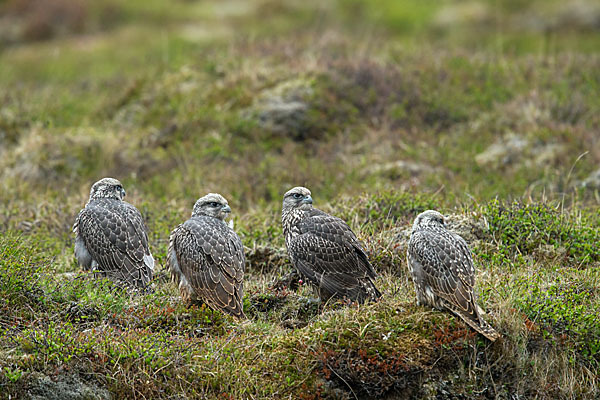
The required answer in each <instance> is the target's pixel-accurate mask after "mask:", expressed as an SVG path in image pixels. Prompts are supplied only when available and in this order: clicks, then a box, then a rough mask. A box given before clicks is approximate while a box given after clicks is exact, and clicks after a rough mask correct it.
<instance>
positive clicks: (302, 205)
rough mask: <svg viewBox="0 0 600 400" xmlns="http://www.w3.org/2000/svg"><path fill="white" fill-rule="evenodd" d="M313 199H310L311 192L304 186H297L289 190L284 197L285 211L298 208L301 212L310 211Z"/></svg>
mask: <svg viewBox="0 0 600 400" xmlns="http://www.w3.org/2000/svg"><path fill="white" fill-rule="evenodd" d="M312 203H313V199H312V197H310V190H308V189H307V188H305V187H302V186H296V187H295V188H293V189H290V190H288V191H287V192H286V193H285V194H284V195H283V209H284V210H286V209H293V208H297V209H300V210H310V209H311V208H312Z"/></svg>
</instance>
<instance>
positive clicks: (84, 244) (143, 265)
mask: <svg viewBox="0 0 600 400" xmlns="http://www.w3.org/2000/svg"><path fill="white" fill-rule="evenodd" d="M124 196H125V190H124V189H123V186H122V185H121V182H119V181H118V180H116V179H113V178H103V179H101V180H99V181H98V182H96V183H94V185H92V188H91V190H90V198H89V200H88V202H87V204H86V205H85V208H83V209H82V210H81V211H80V212H79V215H78V216H77V218H76V219H75V224H74V225H73V232H74V233H75V235H76V238H75V256H76V258H77V261H78V263H79V265H80V266H81V267H83V268H84V269H91V270H92V271H94V272H96V273H98V274H100V275H101V276H106V277H108V278H110V279H112V280H113V281H115V282H116V283H118V284H122V285H125V286H127V287H129V288H132V289H146V288H147V287H148V284H149V283H150V281H151V280H152V271H153V269H154V258H153V257H152V254H151V253H150V249H149V247H148V233H147V229H146V226H145V224H144V221H143V219H142V215H141V214H140V212H139V211H138V210H137V209H136V208H135V207H134V206H132V205H131V204H129V203H127V202H125V201H123V197H124Z"/></svg>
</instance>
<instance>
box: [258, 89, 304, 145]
mask: <svg viewBox="0 0 600 400" xmlns="http://www.w3.org/2000/svg"><path fill="white" fill-rule="evenodd" d="M312 96H313V89H312V86H311V85H310V83H308V82H306V81H303V80H295V81H288V82H284V83H282V84H280V85H277V86H275V87H274V88H272V89H268V90H265V91H264V92H263V93H261V95H260V96H259V97H258V98H257V99H256V101H255V102H254V105H253V110H252V114H254V115H255V116H256V118H257V119H258V123H259V125H260V127H261V128H263V129H265V130H267V131H269V132H271V133H274V134H276V135H281V136H289V137H291V138H292V139H294V140H297V141H302V140H306V139H308V138H309V136H311V132H310V131H311V124H310V121H309V111H310V103H309V101H310V98H311V97H312Z"/></svg>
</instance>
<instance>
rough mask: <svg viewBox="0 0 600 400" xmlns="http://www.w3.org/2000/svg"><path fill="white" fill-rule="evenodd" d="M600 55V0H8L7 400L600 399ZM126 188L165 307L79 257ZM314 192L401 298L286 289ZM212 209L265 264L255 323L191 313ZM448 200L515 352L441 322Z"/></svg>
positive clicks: (2, 262) (0, 288)
mask: <svg viewBox="0 0 600 400" xmlns="http://www.w3.org/2000/svg"><path fill="white" fill-rule="evenodd" d="M599 49H600V1H598V0H571V1H568V0H567V1H565V0H532V1H525V0H504V1H500V0H497V1H493V0H479V1H476V0H462V1H458V0H456V1H454V0H372V1H368V0H365V1H358V0H329V1H327V0H325V1H324V0H301V1H290V0H287V1H286V0H281V1H276V0H199V1H194V0H169V1H167V0H164V1H159V0H123V1H117V0H0V233H1V234H0V388H1V393H2V394H0V398H1V397H2V395H3V394H5V393H8V394H7V396H9V397H10V396H12V398H24V397H25V396H26V395H34V394H35V393H40V395H39V397H36V398H61V399H62V398H67V397H66V395H65V396H61V394H60V392H57V389H56V388H57V386H56V385H62V386H63V387H66V388H67V389H69V390H71V389H72V388H73V387H80V386H81V385H77V384H76V383H77V382H78V381H79V380H83V381H85V382H87V383H88V384H90V385H92V387H96V393H97V394H98V393H99V394H98V396H97V397H95V398H110V394H111V393H112V395H114V398H127V399H131V398H170V399H173V398H178V399H183V398H219V399H225V398H227V399H233V398H242V399H243V398H249V397H251V398H268V399H272V398H304V399H308V398H311V397H310V395H311V394H312V395H314V398H329V397H327V396H328V395H327V393H329V395H330V396H331V398H341V399H350V398H359V397H360V398H362V397H364V396H368V397H374V396H382V395H384V393H386V392H388V391H389V396H391V397H393V395H394V393H393V392H392V390H398V393H403V394H402V395H405V396H412V397H415V398H417V396H421V397H423V398H440V399H441V398H444V399H447V398H464V399H481V398H487V399H498V398H511V399H512V398H514V399H516V398H519V399H521V398H522V399H526V398H527V399H529V398H532V399H533V398H541V399H584V398H589V399H592V398H593V399H598V398H599V396H600V395H599V390H600V389H598V380H599V375H598V371H600V367H599V366H600V339H599V338H600V320H599V319H598V315H599V313H600V274H599V271H600V268H599V266H600V249H599V247H598V243H599V242H600V207H599V205H600V143H599V138H600V112H599V110H600V95H599V94H600V54H599V52H598V50H599ZM105 176H112V177H115V178H118V179H120V180H121V181H122V183H123V184H124V187H125V189H126V191H127V197H126V198H125V200H126V201H128V202H130V203H132V204H134V205H135V206H136V207H137V208H138V209H139V210H140V211H141V213H142V215H143V216H144V219H145V221H146V224H147V225H148V228H149V240H150V249H151V251H152V254H153V255H154V257H155V259H156V262H157V263H156V269H155V279H154V283H153V284H154V285H155V289H156V290H155V292H154V294H148V295H147V296H135V297H130V296H129V295H128V294H127V293H124V292H119V291H115V290H113V289H111V287H110V286H106V285H103V284H99V283H98V282H97V281H96V280H94V279H93V277H92V276H91V274H86V273H82V272H81V270H80V269H79V268H78V266H77V265H76V262H75V258H74V255H73V233H72V232H71V229H72V224H73V222H74V220H75V217H76V215H77V213H78V212H79V210H80V209H81V208H82V207H83V206H84V204H85V203H86V202H87V200H88V196H89V190H90V187H91V185H92V184H93V183H94V182H95V181H97V180H98V179H100V178H102V177H105ZM297 185H303V186H307V187H309V188H310V189H311V190H312V197H313V199H314V201H315V206H317V207H319V208H322V209H324V210H325V211H327V212H331V213H332V214H334V215H336V216H339V217H340V218H342V219H344V220H345V221H347V222H348V224H349V225H350V226H351V228H352V229H353V231H354V232H355V233H356V234H357V236H358V237H359V238H360V239H361V240H362V241H363V242H364V243H365V247H366V248H367V251H368V256H369V259H370V260H371V261H372V262H373V265H374V268H375V269H376V270H377V271H378V273H379V277H378V279H377V286H378V288H380V290H381V291H382V292H383V293H384V296H383V298H382V300H381V301H379V302H377V303H369V304H366V305H362V306H360V307H344V308H341V309H337V308H333V307H332V308H331V309H328V310H325V311H324V312H323V313H321V312H320V310H319V309H318V307H314V306H310V302H309V303H307V302H306V297H307V296H310V295H311V292H310V289H309V287H307V286H303V287H302V288H299V289H298V290H296V289H292V290H289V291H288V290H287V289H285V286H290V287H291V286H292V284H293V283H294V278H289V275H287V274H288V272H290V271H291V268H292V267H291V265H290V263H289V260H288V258H287V252H286V251H285V244H284V238H283V235H282V232H281V222H280V208H281V200H282V195H283V193H285V192H286V191H287V190H288V189H290V188H291V187H293V186H297ZM207 192H219V193H221V194H223V195H224V196H225V197H226V198H227V199H228V200H229V204H230V205H231V208H232V210H233V212H232V216H233V219H234V223H235V230H236V232H237V233H238V234H239V235H240V237H241V239H242V241H243V243H244V245H245V246H246V249H245V254H246V261H247V263H246V267H247V269H246V274H245V283H244V285H245V286H244V290H245V298H244V308H245V311H246V313H247V315H248V316H249V317H250V319H249V321H247V323H246V322H244V323H243V324H239V325H237V324H233V322H231V321H230V320H228V319H226V318H222V317H220V316H218V313H210V314H208V313H207V312H208V310H206V309H205V308H202V307H201V308H191V309H187V308H186V307H184V306H183V305H182V304H181V302H180V301H179V297H178V292H177V288H176V287H175V286H174V285H172V284H170V282H169V281H168V276H167V272H166V271H165V268H164V267H165V260H166V253H167V246H168V238H169V233H170V232H171V230H172V229H173V228H174V227H175V226H176V225H177V224H180V223H182V222H183V221H184V220H185V219H187V218H188V217H189V215H190V213H191V210H192V206H193V204H194V202H195V201H196V199H198V198H199V197H200V196H202V195H204V194H206V193H207ZM430 208H436V209H438V210H440V211H441V212H443V213H445V214H447V215H449V216H450V218H449V220H450V227H451V229H452V230H453V231H455V232H458V233H459V234H460V235H462V236H463V237H464V238H465V240H466V241H467V242H468V243H469V245H470V246H471V249H472V250H473V254H474V258H475V263H476V268H477V271H478V273H477V284H476V292H477V295H478V299H479V300H478V301H479V302H480V304H481V305H482V307H483V308H484V309H486V310H488V311H489V314H488V316H486V319H488V321H490V323H491V324H492V325H493V326H494V328H496V329H497V330H498V331H499V332H502V334H503V335H504V339H503V340H502V341H498V342H497V345H490V344H489V343H487V342H484V341H483V340H482V339H481V338H478V337H477V336H475V335H474V333H472V332H471V331H469V330H465V329H464V327H463V325H462V324H460V323H457V322H456V319H455V318H454V317H452V316H451V315H450V314H448V313H437V312H431V311H430V310H427V309H425V308H423V307H418V306H417V305H416V303H415V299H414V289H413V284H412V281H411V278H410V274H409V270H408V266H407V264H406V250H407V243H408V238H409V236H410V227H411V224H412V221H413V220H414V218H415V217H416V215H417V214H418V213H419V212H422V211H424V210H426V209H430ZM286 276H287V278H286ZM286 279H287V281H286ZM276 282H283V284H282V285H281V286H280V285H276V286H278V287H282V286H283V287H284V289H283V290H274V289H272V287H273V286H274V285H275V283H276ZM327 307H329V306H327ZM367 356H368V357H367ZM40 374H41V375H40ZM73 376H74V377H75V378H73ZM67 378H68V379H67ZM338 378H339V379H338ZM74 380H75V381H74ZM53 382H54V383H53ZM65 382H66V383H65ZM73 382H75V383H73ZM336 382H337V383H336ZM54 384H56V385H54ZM53 385H54V386H53ZM40 387H41V388H48V389H46V392H44V391H41V392H40V390H41V389H39V388H40ZM100 389H102V390H100ZM102 391H106V393H107V395H106V396H104V395H103V394H102V393H101V392H102ZM108 391H110V392H111V393H108ZM44 393H47V394H46V395H45V396H44ZM57 393H59V394H57ZM81 393H85V392H81ZM336 393H337V394H336ZM321 394H323V396H321ZM82 396H84V395H83V394H82ZM398 396H401V395H400V394H398ZM32 398H34V397H32ZM85 398H92V397H89V396H87V395H86V396H85Z"/></svg>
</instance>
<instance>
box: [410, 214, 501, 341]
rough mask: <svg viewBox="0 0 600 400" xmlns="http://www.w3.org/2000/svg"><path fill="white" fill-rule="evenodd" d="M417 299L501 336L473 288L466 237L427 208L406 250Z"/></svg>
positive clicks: (488, 333) (485, 332)
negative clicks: (484, 317)
mask: <svg viewBox="0 0 600 400" xmlns="http://www.w3.org/2000/svg"><path fill="white" fill-rule="evenodd" d="M407 258H408V265H409V268H410V271H411V274H412V277H413V281H414V284H415V291H416V292H417V303H418V304H419V305H429V306H432V307H434V308H437V309H438V310H448V311H450V312H452V313H453V314H455V315H457V316H458V317H460V318H461V319H462V320H463V321H464V322H465V323H466V324H467V325H469V326H470V327H471V328H473V329H475V330H476V331H477V332H479V333H481V334H482V335H483V336H485V337H486V338H488V339H489V340H491V341H494V340H496V339H498V338H499V337H500V334H499V333H498V332H496V331H495V330H494V329H493V328H492V327H491V326H490V325H489V324H488V323H487V322H486V321H485V320H484V319H483V317H482V314H483V310H482V309H481V308H480V307H479V306H478V305H477V299H476V297H475V293H474V292H473V286H474V284H475V267H474V265H473V258H472V257H471V251H470V250H469V247H468V246H467V243H466V242H465V240H464V239H463V238H462V237H460V236H459V235H457V234H455V233H453V232H451V231H449V230H448V229H446V226H445V220H444V216H443V215H442V214H440V213H439V212H437V211H434V210H428V211H425V212H423V213H421V214H419V215H418V216H417V218H416V219H415V221H414V224H413V227H412V232H411V236H410V240H409V242H408V251H407Z"/></svg>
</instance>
